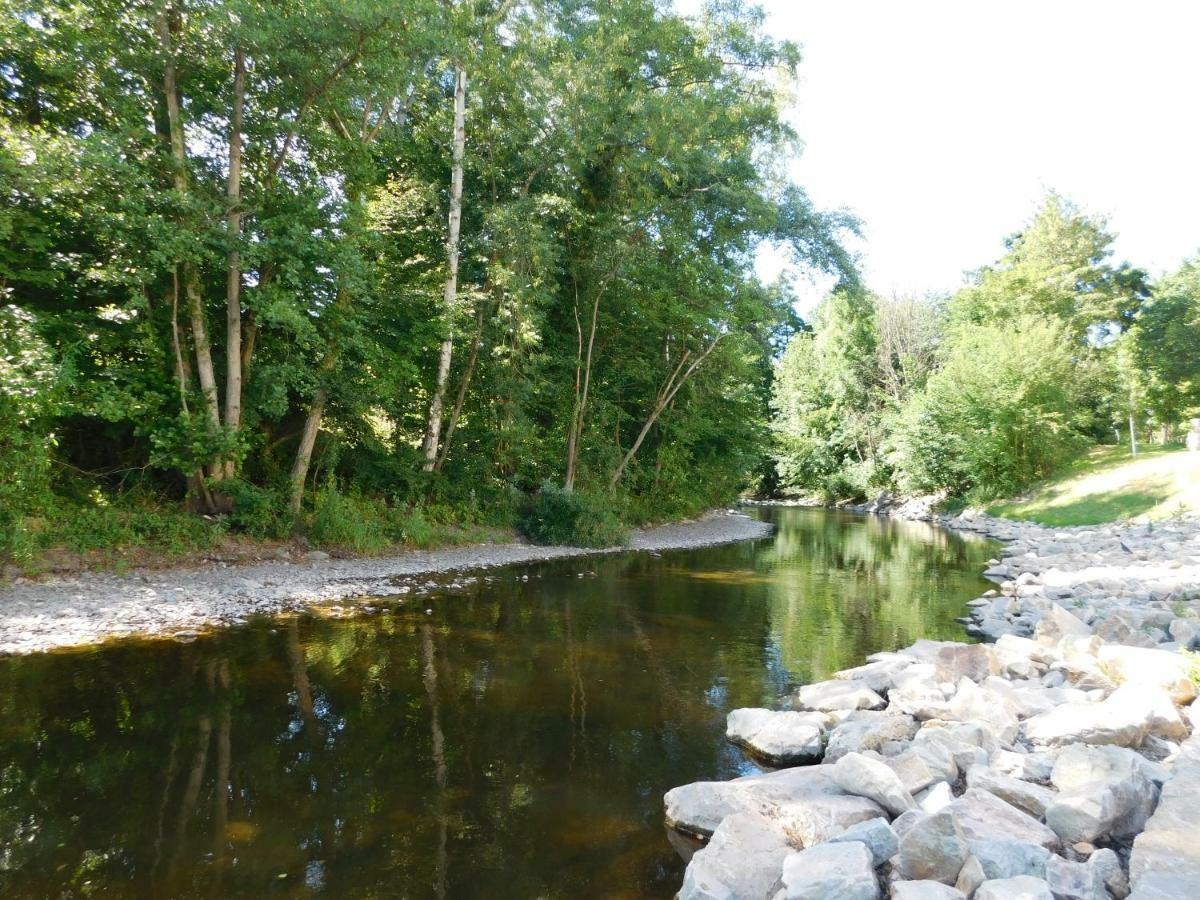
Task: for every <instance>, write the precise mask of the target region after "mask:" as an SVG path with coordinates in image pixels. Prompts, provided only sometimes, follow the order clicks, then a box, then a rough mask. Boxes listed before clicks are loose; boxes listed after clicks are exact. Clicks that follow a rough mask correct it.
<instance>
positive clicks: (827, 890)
mask: <svg viewBox="0 0 1200 900" xmlns="http://www.w3.org/2000/svg"><path fill="white" fill-rule="evenodd" d="M783 896H784V898H785V900H879V897H880V893H879V880H878V879H877V878H876V877H875V867H874V866H872V865H871V854H870V852H869V851H868V850H867V848H866V847H865V846H864V845H863V844H859V843H856V842H855V843H847V844H822V845H820V846H818V847H810V848H809V849H807V850H801V851H800V852H799V853H793V854H791V855H790V856H788V857H787V858H786V859H785V860H784V861H783Z"/></svg>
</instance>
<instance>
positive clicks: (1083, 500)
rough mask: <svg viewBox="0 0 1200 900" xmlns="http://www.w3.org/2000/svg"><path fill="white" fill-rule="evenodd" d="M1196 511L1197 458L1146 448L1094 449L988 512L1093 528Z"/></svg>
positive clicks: (1199, 501) (1199, 499)
mask: <svg viewBox="0 0 1200 900" xmlns="http://www.w3.org/2000/svg"><path fill="white" fill-rule="evenodd" d="M1197 509H1200V453H1188V452H1187V451H1186V450H1182V449H1177V448H1168V449H1163V448H1161V447H1150V448H1147V449H1145V450H1139V452H1138V455H1137V457H1136V458H1134V457H1131V456H1130V454H1129V448H1128V447H1095V448H1093V449H1092V451H1091V452H1090V453H1088V454H1087V455H1085V456H1083V457H1081V458H1080V459H1078V460H1076V461H1075V462H1074V463H1073V464H1072V465H1071V466H1070V467H1068V468H1067V469H1066V470H1065V471H1063V472H1062V473H1061V474H1059V475H1057V476H1056V477H1054V478H1051V479H1049V480H1048V481H1045V482H1043V483H1042V484H1040V485H1037V486H1036V487H1034V488H1033V489H1032V490H1030V491H1029V493H1027V494H1026V495H1025V496H1023V497H1016V498H1014V499H1012V500H1007V501H1005V502H1003V503H998V504H996V505H994V506H991V507H990V508H989V509H988V512H989V513H991V514H992V515H996V516H1004V517H1005V518H1009V519H1027V520H1030V521H1034V522H1041V523H1042V524H1043V525H1099V524H1101V523H1104V522H1116V521H1120V520H1122V519H1130V518H1134V517H1138V516H1145V517H1148V518H1150V519H1166V518H1170V517H1171V516H1175V515H1179V514H1180V513H1182V512H1187V511H1192V510H1197Z"/></svg>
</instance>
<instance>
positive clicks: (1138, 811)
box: [1046, 744, 1158, 844]
mask: <svg viewBox="0 0 1200 900" xmlns="http://www.w3.org/2000/svg"><path fill="white" fill-rule="evenodd" d="M1154 769H1155V767H1154V765H1153V764H1152V763H1149V762H1147V761H1146V760H1144V759H1142V758H1141V757H1140V756H1138V755H1137V754H1136V753H1134V752H1133V751H1132V750H1126V749H1125V748H1123V747H1112V746H1106V747H1089V746H1085V745H1082V744H1074V745H1072V746H1070V747H1068V748H1067V749H1066V750H1064V751H1063V752H1062V753H1061V754H1060V755H1059V758H1058V760H1057V761H1056V762H1055V764H1054V771H1053V773H1052V774H1051V779H1052V780H1053V782H1054V784H1055V786H1056V787H1058V788H1060V789H1061V793H1059V795H1058V796H1057V797H1056V798H1055V799H1054V801H1053V802H1052V803H1051V804H1050V805H1049V806H1048V807H1047V808H1046V824H1047V825H1049V826H1050V827H1051V828H1052V829H1054V831H1055V833H1056V834H1058V836H1059V837H1061V838H1062V839H1063V840H1064V841H1065V842H1067V843H1072V844H1073V843H1078V842H1080V841H1083V842H1088V843H1091V842H1094V841H1096V840H1097V839H1100V838H1105V839H1118V840H1119V839H1121V838H1124V837H1129V836H1132V835H1134V834H1137V833H1138V832H1140V831H1141V830H1142V829H1143V828H1144V827H1145V824H1146V819H1147V818H1148V817H1149V816H1150V814H1151V813H1152V812H1153V811H1154V807H1155V804H1156V802H1157V800H1158V787H1157V786H1156V785H1155V783H1154V780H1153V778H1152V776H1151V774H1150V773H1152V772H1153V771H1154Z"/></svg>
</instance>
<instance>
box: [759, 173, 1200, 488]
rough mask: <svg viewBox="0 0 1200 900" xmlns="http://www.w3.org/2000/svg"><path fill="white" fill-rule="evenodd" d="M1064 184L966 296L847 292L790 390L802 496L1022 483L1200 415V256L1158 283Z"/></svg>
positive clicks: (784, 472)
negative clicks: (1073, 200) (1093, 448)
mask: <svg viewBox="0 0 1200 900" xmlns="http://www.w3.org/2000/svg"><path fill="white" fill-rule="evenodd" d="M1112 241H1113V237H1112V235H1111V234H1110V233H1109V232H1107V231H1106V227H1105V223H1104V222H1102V221H1100V220H1097V219H1095V218H1090V217H1088V216H1086V215H1083V214H1082V213H1080V212H1079V211H1078V210H1077V209H1075V208H1074V207H1073V206H1072V205H1071V204H1069V203H1067V202H1066V201H1064V200H1063V199H1062V198H1060V197H1058V196H1057V195H1053V194H1052V195H1050V196H1049V197H1048V198H1047V199H1046V201H1045V202H1044V204H1043V205H1042V206H1041V208H1040V209H1039V210H1038V212H1037V214H1036V215H1035V216H1034V218H1033V219H1032V221H1031V222H1030V223H1029V225H1028V227H1027V228H1025V229H1024V230H1023V231H1021V232H1020V233H1019V234H1016V235H1013V236H1012V237H1011V238H1009V239H1008V241H1007V253H1005V255H1004V256H1003V257H1002V258H1001V259H1000V260H998V261H997V262H996V263H995V264H994V265H991V266H987V267H985V268H983V269H981V270H980V271H978V272H976V273H974V274H973V275H972V276H971V277H970V279H969V282H968V284H967V285H966V286H965V287H963V288H962V289H961V290H960V291H958V292H957V293H955V294H953V295H952V296H950V297H933V298H910V297H891V298H883V297H877V296H874V295H872V294H870V293H868V292H866V291H862V290H854V289H850V290H841V291H837V292H835V293H834V294H833V295H832V296H830V297H829V298H828V299H827V300H826V301H825V302H824V303H823V304H822V305H821V307H820V308H819V310H818V311H817V314H816V316H815V321H814V322H813V323H812V329H811V331H809V332H807V333H805V334H802V335H800V336H798V337H797V338H795V339H793V340H792V341H791V343H790V345H789V346H788V348H787V351H786V352H785V353H784V355H783V358H782V360H781V361H780V363H779V366H778V370H777V377H776V381H775V386H774V398H773V406H774V430H775V435H776V439H777V457H778V471H779V478H780V483H779V487H780V488H781V489H782V490H784V491H798V492H804V493H813V494H818V495H821V496H823V497H825V498H827V499H837V498H857V497H863V496H866V495H869V494H873V493H876V492H878V491H881V490H898V491H900V492H903V493H906V494H914V493H932V492H937V491H945V492H948V493H949V494H950V495H953V496H957V497H969V498H972V499H979V500H984V499H990V498H995V497H1002V496H1006V495H1010V494H1012V493H1014V492H1017V491H1019V490H1021V489H1022V488H1024V487H1026V486H1028V485H1030V484H1031V483H1032V482H1034V481H1035V480H1037V479H1039V478H1042V477H1044V476H1046V475H1048V474H1050V473H1051V472H1053V471H1054V470H1055V469H1056V468H1057V467H1059V466H1061V465H1063V464H1064V463H1065V462H1066V461H1068V460H1070V459H1072V458H1074V457H1076V456H1078V454H1079V453H1080V452H1081V451H1082V450H1083V449H1084V448H1085V447H1087V446H1088V445H1089V444H1093V443H1097V442H1108V443H1112V442H1114V441H1117V440H1124V441H1128V440H1129V439H1130V430H1131V429H1132V431H1133V433H1134V436H1135V437H1137V438H1138V439H1139V440H1147V439H1155V440H1159V441H1169V440H1173V439H1178V438H1179V437H1180V432H1181V426H1182V424H1183V423H1184V422H1185V420H1186V419H1187V418H1188V417H1189V416H1194V415H1200V259H1193V260H1190V261H1188V262H1186V263H1184V265H1183V266H1182V267H1181V268H1180V269H1179V271H1177V272H1174V273H1171V274H1169V275H1167V276H1165V277H1163V278H1161V279H1160V280H1158V281H1157V282H1154V283H1151V281H1150V280H1149V279H1148V277H1147V276H1146V273H1145V272H1143V271H1141V270H1139V269H1137V268H1134V267H1132V266H1130V265H1129V264H1127V263H1123V264H1120V265H1114V264H1113V263H1112V262H1111V261H1110V256H1111V251H1110V247H1111V244H1112Z"/></svg>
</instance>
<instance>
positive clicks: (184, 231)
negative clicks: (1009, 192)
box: [0, 0, 854, 553]
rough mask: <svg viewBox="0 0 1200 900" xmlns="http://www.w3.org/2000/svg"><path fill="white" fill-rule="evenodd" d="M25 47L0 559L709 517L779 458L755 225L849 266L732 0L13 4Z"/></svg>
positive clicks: (769, 59) (767, 43) (759, 42)
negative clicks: (72, 538) (676, 4)
mask: <svg viewBox="0 0 1200 900" xmlns="http://www.w3.org/2000/svg"><path fill="white" fill-rule="evenodd" d="M0 48H2V49H0V185H2V186H3V193H4V202H3V203H2V204H0V316H2V323H3V327H2V328H0V342H2V346H0V351H2V352H0V552H5V551H6V552H8V553H14V552H18V553H26V552H29V551H30V548H31V547H33V546H34V545H38V544H45V543H47V542H52V541H54V540H56V539H58V538H59V537H61V534H60V533H58V532H57V531H56V528H57V523H61V522H64V521H67V520H70V519H72V518H75V517H76V516H77V511H78V510H88V511H95V510H102V511H103V513H102V515H104V516H108V517H109V518H111V519H112V520H113V521H114V522H116V521H120V522H127V521H128V519H129V516H130V515H133V514H134V513H138V514H141V513H142V512H145V511H149V510H159V511H161V510H163V509H169V508H172V507H175V508H180V509H181V508H182V504H183V501H184V500H185V499H186V504H187V506H188V508H190V509H191V510H193V511H196V512H205V513H208V514H209V515H210V516H215V517H216V518H215V519H213V521H217V522H219V523H220V524H219V527H220V528H226V529H232V530H241V531H245V532H248V533H250V534H253V535H256V536H270V535H276V534H284V533H288V532H290V531H291V529H293V528H294V527H296V526H301V527H307V528H309V529H310V531H311V534H312V536H313V537H314V539H325V540H327V541H329V542H333V543H344V544H348V545H350V546H355V547H361V548H370V547H374V546H378V545H381V544H383V543H384V542H386V541H390V540H393V539H396V538H397V536H400V537H403V535H404V534H405V533H406V531H405V528H406V526H405V522H408V523H409V524H410V525H411V516H412V515H413V510H414V509H418V508H420V509H426V508H431V509H434V510H435V513H434V515H435V517H437V516H440V517H441V518H450V517H453V515H457V516H459V517H461V518H474V519H476V520H487V521H496V522H503V523H511V522H513V521H515V518H516V517H517V515H518V513H519V511H520V509H521V507H522V503H523V500H522V498H523V497H524V496H527V495H529V494H531V493H532V492H534V491H535V489H536V488H537V486H538V485H540V484H541V483H542V482H543V481H545V480H547V479H550V480H552V481H553V482H554V483H555V484H558V485H561V486H562V487H564V488H565V489H566V490H567V491H571V490H574V489H576V488H579V489H581V490H585V491H587V492H589V495H591V496H600V495H602V496H604V497H605V498H607V499H606V500H605V502H606V503H607V504H608V505H610V506H611V507H612V508H614V509H617V510H619V512H620V514H621V515H622V516H623V517H624V518H625V519H626V520H636V519H646V518H652V517H656V516H668V515H674V514H680V513H684V512H688V511H690V510H693V509H696V508H698V507H701V506H703V505H705V504H709V503H713V502H716V501H719V500H723V499H726V498H728V497H730V496H732V494H733V493H734V492H736V491H737V490H738V489H739V488H741V487H743V486H744V485H745V484H746V481H747V478H748V477H751V475H752V474H753V473H754V472H756V471H759V470H761V468H762V467H761V447H762V446H763V444H764V443H765V441H764V436H765V434H766V420H767V400H768V395H769V390H770V388H769V385H770V377H771V376H770V371H771V360H772V357H773V354H774V353H775V351H776V348H777V346H778V344H779V342H780V339H781V336H782V335H784V334H786V333H787V331H788V330H789V329H790V328H792V327H794V323H793V321H792V320H793V318H794V314H793V313H792V311H791V306H790V298H789V296H788V294H787V292H786V290H785V289H784V288H782V287H780V286H771V285H764V284H762V283H760V282H759V281H758V280H756V278H755V277H754V275H753V259H754V252H755V248H756V247H757V246H758V245H759V244H760V243H761V242H763V241H769V242H773V243H775V244H777V245H781V246H784V247H786V248H789V249H790V251H791V253H792V255H793V257H794V259H795V260H796V261H797V262H798V263H800V264H802V265H805V266H809V267H812V268H817V269H821V270H825V271H828V272H832V273H835V274H837V275H839V276H842V277H844V278H846V279H851V278H852V271H851V270H852V261H851V260H850V259H849V258H848V256H847V254H846V253H845V251H844V250H843V249H842V248H841V246H840V244H839V242H838V235H839V232H841V231H842V230H843V229H846V228H853V227H854V223H853V222H852V221H851V220H850V219H849V218H847V217H846V216H844V215H841V214H830V213H823V212H821V211H819V210H817V209H815V208H814V207H813V205H812V204H811V203H810V202H809V200H808V198H807V196H806V195H805V194H804V192H803V191H802V190H801V189H799V188H798V187H797V186H795V185H792V184H789V183H787V181H786V179H785V178H783V177H781V176H780V174H779V173H780V172H782V171H783V165H784V163H785V161H786V159H787V158H788V156H789V155H790V154H791V153H792V152H793V151H794V148H795V146H796V143H797V142H796V139H795V136H794V135H793V133H792V132H791V130H790V129H789V127H788V126H787V125H786V124H785V123H784V122H783V121H782V119H781V117H780V109H781V101H782V100H783V99H784V98H783V97H782V95H781V91H782V90H783V89H784V86H786V84H787V83H788V81H789V79H790V78H791V76H792V74H793V73H794V72H795V69H796V66H797V63H798V53H797V50H796V48H795V47H794V46H792V45H789V44H785V43H777V42H773V41H771V40H769V39H767V38H765V37H764V36H763V34H762V32H761V15H760V14H759V13H758V12H757V11H756V10H754V9H752V8H749V7H746V6H744V5H743V4H742V3H740V2H728V0H722V2H713V3H711V4H709V6H708V7H707V9H706V11H705V12H704V13H702V14H701V15H699V16H697V17H695V18H691V19H685V18H681V17H679V16H677V15H675V14H673V13H671V12H670V11H669V10H668V8H666V7H664V5H663V4H661V3H658V2H655V0H618V2H594V0H520V2H512V0H504V2H497V0H477V2H476V0H472V2H460V3H457V4H453V3H450V4H447V3H437V2H433V0H389V2H376V0H336V2H334V0H288V2H275V0H267V2H253V3H251V2H246V0H173V2H171V3H167V4H158V3H153V4H152V3H146V2H144V0H96V2H94V3H89V4H67V3H54V2H37V3H31V2H29V0H3V14H2V15H0ZM314 486H317V487H318V490H317V491H316V492H315V498H314V491H313V487H314ZM447 509H452V510H454V513H452V514H446V513H445V510H447ZM436 510H441V512H436ZM88 514H89V515H90V514H91V512H89V513H88ZM147 514H148V513H147ZM422 515H424V513H422ZM418 530H419V529H418ZM109 537H111V536H109ZM108 539H109V538H108V537H105V538H104V539H103V540H105V541H106V540H108ZM117 539H118V541H137V540H139V536H138V534H137V533H135V532H134V531H130V530H129V529H126V530H125V531H122V532H121V533H120V535H118V538H117ZM96 542H97V543H99V542H102V541H101V540H100V539H99V538H97V540H96ZM87 544H88V540H87V539H86V538H82V537H81V540H80V546H86V545H87Z"/></svg>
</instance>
